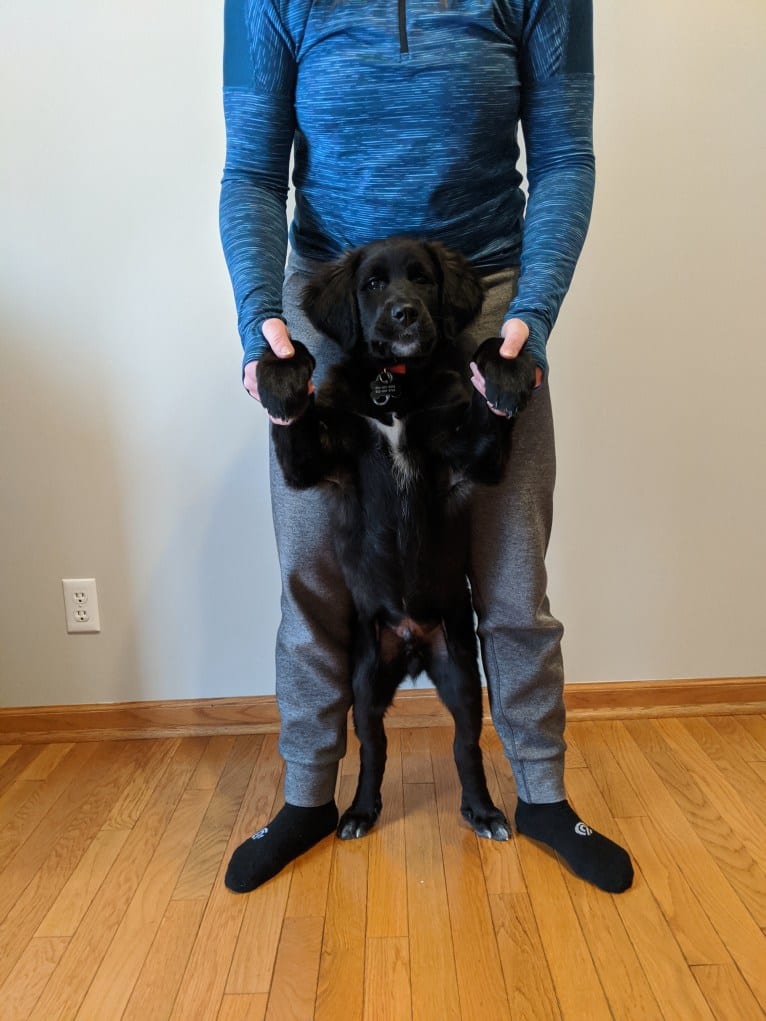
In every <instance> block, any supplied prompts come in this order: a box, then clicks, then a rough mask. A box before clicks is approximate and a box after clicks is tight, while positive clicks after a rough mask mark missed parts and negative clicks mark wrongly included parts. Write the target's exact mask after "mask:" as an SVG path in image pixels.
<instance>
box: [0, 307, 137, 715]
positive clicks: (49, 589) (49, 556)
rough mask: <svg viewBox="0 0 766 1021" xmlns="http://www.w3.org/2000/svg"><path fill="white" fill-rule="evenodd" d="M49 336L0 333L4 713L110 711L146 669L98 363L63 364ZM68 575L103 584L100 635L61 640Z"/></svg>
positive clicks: (0, 689)
mask: <svg viewBox="0 0 766 1021" xmlns="http://www.w3.org/2000/svg"><path fill="white" fill-rule="evenodd" d="M46 332H48V331H47V330H46V328H45V327H43V328H42V329H38V330H33V329H31V328H30V326H29V325H24V326H22V325H21V324H19V323H16V322H13V321H9V319H8V318H5V319H4V321H3V322H2V324H0V338H1V341H0V342H1V343H2V365H3V371H2V374H1V375H0V417H1V419H2V421H1V422H0V465H1V466H2V467H1V468H0V472H1V475H0V489H1V490H2V497H1V498H0V499H1V502H2V520H3V529H2V532H1V533H0V563H1V568H0V573H1V574H2V578H3V584H2V586H1V587H0V701H2V704H3V705H41V704H60V703H67V702H101V701H104V702H108V701H110V700H113V699H115V698H116V697H118V694H117V693H118V692H119V691H120V690H121V689H122V687H123V686H124V683H125V679H126V678H128V677H136V676H137V674H138V671H139V661H138V657H137V655H136V636H135V632H134V631H133V629H132V626H131V623H130V621H131V617H130V614H128V613H126V612H125V611H126V609H127V608H128V607H130V605H131V603H132V601H133V599H132V591H131V572H130V570H129V565H128V557H127V552H126V531H125V522H124V518H123V506H122V501H121V498H120V487H119V479H118V476H117V471H116V461H115V444H114V437H113V433H112V428H111V423H110V418H109V415H108V409H107V395H106V393H105V388H104V385H103V380H102V379H101V378H100V377H99V374H98V366H97V364H96V365H95V366H94V365H93V364H87V365H86V364H85V363H84V362H82V363H80V364H78V363H77V361H76V360H74V359H71V358H68V357H67V353H66V351H64V350H62V347H61V345H60V343H59V338H58V337H55V336H53V335H48V336H46V335H45V334H46ZM42 349H44V350H45V351H46V352H49V354H47V355H46V357H44V358H41V357H39V354H38V353H39V351H40V350H42ZM36 354H37V357H36V356H35V355H36ZM94 370H95V371H94ZM67 577H95V578H96V579H97V581H98V586H99V593H98V594H99V603H100V609H101V613H102V618H105V619H107V620H108V621H109V627H108V628H104V631H103V633H101V634H94V635H69V634H67V633H66V629H65V621H64V605H63V597H62V592H61V579H62V578H67Z"/></svg>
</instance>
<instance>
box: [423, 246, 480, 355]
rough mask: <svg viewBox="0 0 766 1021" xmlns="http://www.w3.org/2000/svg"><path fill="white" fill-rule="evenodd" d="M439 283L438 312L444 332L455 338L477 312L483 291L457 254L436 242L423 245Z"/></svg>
mask: <svg viewBox="0 0 766 1021" xmlns="http://www.w3.org/2000/svg"><path fill="white" fill-rule="evenodd" d="M427 247H428V249H429V251H430V252H431V257H432V258H433V260H434V262H435V263H436V266H437V269H438V271H439V276H440V279H441V306H442V308H441V311H442V317H443V320H444V325H445V329H446V330H447V331H448V332H450V333H452V334H453V335H454V336H457V335H458V334H459V333H461V332H462V331H463V330H464V329H465V328H466V326H468V325H470V323H472V322H473V321H474V319H475V318H476V316H477V315H478V314H479V312H480V311H481V306H482V303H483V301H484V288H483V287H482V284H481V280H480V279H479V276H478V274H477V273H476V270H475V269H473V267H472V266H471V264H470V263H469V262H468V260H467V259H466V258H464V257H463V256H462V255H461V254H460V253H459V252H455V251H453V249H451V248H446V247H445V246H444V245H441V244H439V243H438V242H433V241H430V242H428V245H427Z"/></svg>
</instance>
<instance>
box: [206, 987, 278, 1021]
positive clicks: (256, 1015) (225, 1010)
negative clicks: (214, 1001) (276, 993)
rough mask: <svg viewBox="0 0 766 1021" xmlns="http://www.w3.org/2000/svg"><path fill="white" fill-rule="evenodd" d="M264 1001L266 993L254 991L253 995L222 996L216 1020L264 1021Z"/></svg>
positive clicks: (265, 1001) (265, 1000)
mask: <svg viewBox="0 0 766 1021" xmlns="http://www.w3.org/2000/svg"><path fill="white" fill-rule="evenodd" d="M266 1003H267V996H266V993H256V994H255V995H254V996H238V995H234V996H231V995H230V996H224V998H223V999H222V1000H221V1009H220V1011H219V1012H218V1015H217V1018H216V1021H264V1018H265V1017H266Z"/></svg>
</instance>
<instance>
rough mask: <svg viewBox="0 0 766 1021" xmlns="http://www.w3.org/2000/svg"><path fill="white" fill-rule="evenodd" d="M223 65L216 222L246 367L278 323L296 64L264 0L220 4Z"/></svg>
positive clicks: (281, 28) (287, 39) (277, 20)
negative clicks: (222, 149) (270, 323)
mask: <svg viewBox="0 0 766 1021" xmlns="http://www.w3.org/2000/svg"><path fill="white" fill-rule="evenodd" d="M223 65H224V66H223V72H224V88H223V103H224V117H225V122H226V164H225V167H224V173H223V180H222V182H221V198H220V206H219V220H220V230H221V240H222V242H223V250H224V255H225V257H226V264H227V266H228V268H229V274H230V276H231V281H232V285H233V288H234V298H235V301H236V306H237V322H238V327H239V334H240V337H241V339H242V346H243V349H244V359H243V365H246V364H247V363H248V362H250V361H253V360H254V359H256V358H258V357H259V356H260V355H261V354H263V352H264V351H265V350H266V348H267V344H266V342H265V340H264V338H263V334H262V333H261V326H262V325H263V323H264V322H265V320H266V319H270V318H273V317H276V318H284V317H283V315H282V281H283V278H284V268H285V257H286V254H287V215H286V206H287V191H288V184H289V165H290V150H291V148H292V142H293V135H294V133H295V112H294V110H295V104H294V93H295V77H296V63H295V54H294V50H293V46H292V42H291V40H290V37H289V35H288V33H287V31H286V30H285V28H284V25H283V24H282V21H281V19H280V17H279V13H278V11H277V10H276V8H275V6H274V5H273V4H272V3H271V2H269V0H226V4H225V9H224V61H223Z"/></svg>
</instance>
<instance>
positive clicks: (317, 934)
mask: <svg viewBox="0 0 766 1021" xmlns="http://www.w3.org/2000/svg"><path fill="white" fill-rule="evenodd" d="M323 932H324V918H323V917H319V918H309V917H303V918H286V919H285V921H284V925H283V927H282V938H281V939H280V941H279V949H278V952H277V960H276V963H275V965H274V980H273V982H272V986H271V993H270V995H269V999H268V1005H267V1007H266V1021H313V1017H314V1003H315V1001H316V994H317V979H318V976H319V957H320V954H321V952H322V935H323Z"/></svg>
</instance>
